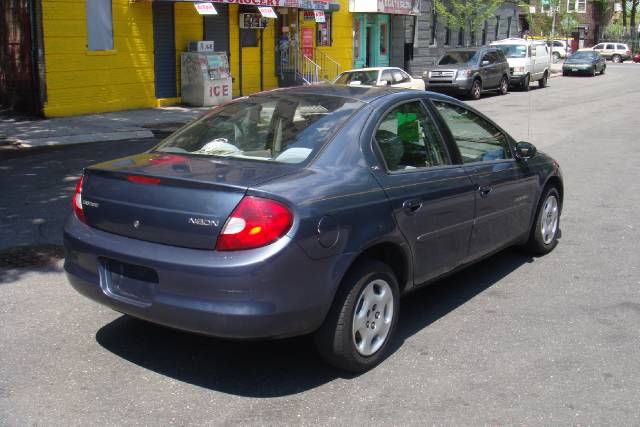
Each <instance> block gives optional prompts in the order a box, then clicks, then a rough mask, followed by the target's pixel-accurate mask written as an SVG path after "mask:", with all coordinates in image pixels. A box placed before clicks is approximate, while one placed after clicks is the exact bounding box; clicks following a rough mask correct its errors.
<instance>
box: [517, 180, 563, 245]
mask: <svg viewBox="0 0 640 427" xmlns="http://www.w3.org/2000/svg"><path fill="white" fill-rule="evenodd" d="M561 210H562V206H561V205H560V193H559V192H558V190H557V189H556V188H555V187H547V188H546V189H545V191H544V193H543V194H542V197H541V198H540V204H539V205H538V211H537V214H536V219H535V222H534V224H533V228H532V230H531V234H530V235H529V241H528V242H527V243H526V248H527V249H528V250H529V251H530V252H532V253H533V254H536V255H544V254H547V253H549V252H551V251H552V250H553V248H555V247H556V245H557V244H558V232H559V230H560V212H561Z"/></svg>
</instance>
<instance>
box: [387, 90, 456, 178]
mask: <svg viewBox="0 0 640 427" xmlns="http://www.w3.org/2000/svg"><path fill="white" fill-rule="evenodd" d="M375 141H376V143H377V144H378V148H379V149H380V153H382V156H383V157H384V161H385V163H386V165H387V169H388V170H390V171H398V170H410V169H415V168H424V167H429V166H440V165H448V164H451V161H450V160H449V155H448V154H447V151H446V149H445V147H444V143H443V141H442V140H441V139H440V136H439V134H438V132H437V131H436V127H435V125H434V123H433V121H432V120H431V118H430V117H429V116H428V115H427V113H426V112H425V110H424V108H423V107H422V104H421V103H420V102H419V101H415V102H410V103H407V104H402V105H399V106H397V107H396V108H394V109H393V110H391V111H390V112H388V113H387V114H386V115H385V116H384V118H383V119H382V121H381V122H380V124H379V125H378V129H377V130H376V134H375Z"/></svg>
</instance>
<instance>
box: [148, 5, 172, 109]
mask: <svg viewBox="0 0 640 427" xmlns="http://www.w3.org/2000/svg"><path fill="white" fill-rule="evenodd" d="M152 5H153V45H154V50H153V62H154V72H155V78H156V81H155V86H156V87H155V88H156V98H175V97H176V96H178V94H177V81H176V37H175V27H174V21H175V19H174V18H175V17H174V12H173V3H160V2H153V3H152Z"/></svg>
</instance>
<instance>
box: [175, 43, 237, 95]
mask: <svg viewBox="0 0 640 427" xmlns="http://www.w3.org/2000/svg"><path fill="white" fill-rule="evenodd" d="M181 59H182V60H181V65H182V68H181V82H182V102H183V103H184V104H187V105H193V106H196V107H208V106H212V105H221V104H224V103H225V102H229V101H231V75H230V73H229V61H228V60H227V54H226V52H183V53H182V58H181Z"/></svg>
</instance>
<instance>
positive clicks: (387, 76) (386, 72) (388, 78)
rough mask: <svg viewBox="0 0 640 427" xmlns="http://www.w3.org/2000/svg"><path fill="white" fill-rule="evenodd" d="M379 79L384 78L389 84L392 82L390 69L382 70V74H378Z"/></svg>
mask: <svg viewBox="0 0 640 427" xmlns="http://www.w3.org/2000/svg"><path fill="white" fill-rule="evenodd" d="M380 80H386V81H388V82H390V84H393V83H394V82H393V76H392V75H391V71H389V70H384V71H383V72H382V75H381V76H380Z"/></svg>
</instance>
